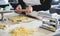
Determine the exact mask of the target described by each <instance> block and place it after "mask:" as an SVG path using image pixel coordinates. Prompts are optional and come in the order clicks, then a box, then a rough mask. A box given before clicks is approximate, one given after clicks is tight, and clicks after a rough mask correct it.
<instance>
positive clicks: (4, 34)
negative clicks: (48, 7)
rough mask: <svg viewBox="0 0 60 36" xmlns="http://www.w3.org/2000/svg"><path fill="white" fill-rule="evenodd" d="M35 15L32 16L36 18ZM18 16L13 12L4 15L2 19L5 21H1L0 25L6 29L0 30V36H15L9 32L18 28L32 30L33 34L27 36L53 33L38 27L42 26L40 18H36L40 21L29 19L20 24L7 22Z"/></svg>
mask: <svg viewBox="0 0 60 36" xmlns="http://www.w3.org/2000/svg"><path fill="white" fill-rule="evenodd" d="M46 12H47V11H46ZM37 13H38V12H37ZM37 13H35V14H34V16H37ZM18 15H20V14H18V13H14V12H11V13H5V14H4V19H6V21H1V22H0V24H1V25H2V26H3V25H5V26H6V27H4V29H2V28H0V36H16V35H11V34H10V31H11V30H13V29H15V28H18V27H24V28H28V29H34V30H35V32H34V33H33V34H30V35H29V36H48V35H50V34H53V33H55V32H51V31H49V30H46V29H42V28H40V26H42V24H43V23H42V20H41V19H42V18H41V17H38V18H40V20H37V19H33V18H31V19H30V21H29V22H20V23H13V22H10V21H9V20H8V18H9V17H12V16H18ZM38 16H39V15H38Z"/></svg>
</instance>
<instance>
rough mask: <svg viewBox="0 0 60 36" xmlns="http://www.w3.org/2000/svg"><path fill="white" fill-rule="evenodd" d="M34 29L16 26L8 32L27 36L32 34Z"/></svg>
mask: <svg viewBox="0 0 60 36" xmlns="http://www.w3.org/2000/svg"><path fill="white" fill-rule="evenodd" d="M34 31H35V30H34V29H28V28H25V27H17V28H15V29H13V30H12V31H10V32H9V33H10V34H11V35H12V36H29V35H30V34H33V32H34Z"/></svg>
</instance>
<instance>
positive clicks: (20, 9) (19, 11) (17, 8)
mask: <svg viewBox="0 0 60 36" xmlns="http://www.w3.org/2000/svg"><path fill="white" fill-rule="evenodd" d="M16 12H18V13H22V7H21V5H18V6H17V7H16Z"/></svg>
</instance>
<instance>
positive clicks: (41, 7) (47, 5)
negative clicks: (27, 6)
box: [32, 0, 52, 11]
mask: <svg viewBox="0 0 60 36" xmlns="http://www.w3.org/2000/svg"><path fill="white" fill-rule="evenodd" d="M51 1H52V0H45V1H44V2H43V0H40V2H41V5H34V6H32V8H33V11H41V10H44V11H45V10H48V9H49V8H50V6H51Z"/></svg>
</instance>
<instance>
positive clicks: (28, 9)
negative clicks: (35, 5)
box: [25, 5, 32, 13]
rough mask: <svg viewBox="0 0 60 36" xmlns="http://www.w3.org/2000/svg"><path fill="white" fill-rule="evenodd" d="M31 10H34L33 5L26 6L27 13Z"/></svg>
mask: <svg viewBox="0 0 60 36" xmlns="http://www.w3.org/2000/svg"><path fill="white" fill-rule="evenodd" d="M31 12H32V7H31V6H30V5H29V6H28V7H27V8H26V11H25V13H31Z"/></svg>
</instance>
